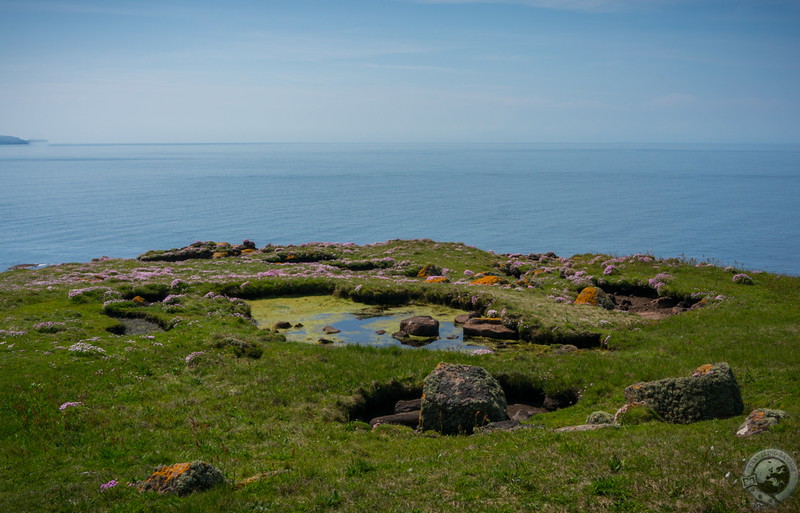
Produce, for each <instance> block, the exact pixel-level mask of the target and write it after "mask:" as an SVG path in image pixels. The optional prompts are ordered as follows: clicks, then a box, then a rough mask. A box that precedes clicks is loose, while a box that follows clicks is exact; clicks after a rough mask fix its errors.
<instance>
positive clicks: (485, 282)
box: [470, 275, 502, 285]
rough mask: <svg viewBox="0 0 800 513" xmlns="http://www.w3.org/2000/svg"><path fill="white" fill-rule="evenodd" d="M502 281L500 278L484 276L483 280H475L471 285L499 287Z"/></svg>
mask: <svg viewBox="0 0 800 513" xmlns="http://www.w3.org/2000/svg"><path fill="white" fill-rule="evenodd" d="M501 281H502V280H501V279H500V277H499V276H491V275H490V276H484V277H482V278H478V279H477V280H473V281H472V282H470V285H497V284H498V283H500V282H501Z"/></svg>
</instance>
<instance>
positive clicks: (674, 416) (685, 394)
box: [625, 362, 744, 424]
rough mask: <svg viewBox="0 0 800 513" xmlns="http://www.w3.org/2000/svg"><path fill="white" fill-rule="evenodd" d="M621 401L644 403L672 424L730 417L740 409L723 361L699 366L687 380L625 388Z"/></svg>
mask: <svg viewBox="0 0 800 513" xmlns="http://www.w3.org/2000/svg"><path fill="white" fill-rule="evenodd" d="M625 400H626V402H628V403H638V402H644V403H646V404H647V405H649V406H650V407H652V408H653V410H655V412H656V413H658V415H660V416H661V417H663V418H664V420H666V421H667V422H672V423H676V424H688V423H690V422H697V421H699V420H708V419H715V418H725V417H732V416H734V415H741V414H742V411H743V409H744V403H743V402H742V395H741V392H740V390H739V383H738V382H737V381H736V377H735V376H734V375H733V371H732V370H731V368H730V366H729V365H728V364H727V363H724V362H722V363H717V364H707V365H703V366H701V367H699V368H698V369H697V370H696V371H695V372H694V374H693V375H692V376H690V377H685V378H667V379H662V380H659V381H650V382H646V383H637V384H635V385H631V386H629V387H628V388H626V389H625Z"/></svg>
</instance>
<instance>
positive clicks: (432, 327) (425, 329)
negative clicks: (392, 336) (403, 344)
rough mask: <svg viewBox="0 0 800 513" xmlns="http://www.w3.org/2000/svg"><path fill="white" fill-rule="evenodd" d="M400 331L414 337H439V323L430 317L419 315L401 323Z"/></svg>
mask: <svg viewBox="0 0 800 513" xmlns="http://www.w3.org/2000/svg"><path fill="white" fill-rule="evenodd" d="M400 331H402V332H405V333H407V334H409V335H411V336H413V337H436V336H438V335H439V321H437V320H436V319H434V318H433V317H431V316H429V315H418V316H416V317H411V318H408V319H403V320H402V321H400Z"/></svg>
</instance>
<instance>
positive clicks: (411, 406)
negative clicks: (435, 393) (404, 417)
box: [394, 398, 422, 413]
mask: <svg viewBox="0 0 800 513" xmlns="http://www.w3.org/2000/svg"><path fill="white" fill-rule="evenodd" d="M421 407H422V399H421V398H420V399H409V400H407V401H404V400H400V401H397V403H396V404H395V405H394V412H395V413H405V412H409V411H419V409H420V408H421Z"/></svg>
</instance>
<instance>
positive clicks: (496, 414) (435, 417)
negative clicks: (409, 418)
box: [420, 363, 508, 434]
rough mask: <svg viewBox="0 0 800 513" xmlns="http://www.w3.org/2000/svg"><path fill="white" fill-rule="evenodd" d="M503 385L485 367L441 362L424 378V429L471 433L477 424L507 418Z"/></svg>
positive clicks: (449, 432) (448, 432) (421, 418)
mask: <svg viewBox="0 0 800 513" xmlns="http://www.w3.org/2000/svg"><path fill="white" fill-rule="evenodd" d="M507 418H508V415H507V413H506V397H505V393H504V392H503V388H502V387H501V386H500V384H499V383H498V382H497V380H496V379H494V378H493V377H492V376H491V375H490V374H489V373H488V372H487V371H486V370H485V369H483V368H482V367H474V366H471V365H456V364H448V363H440V364H439V365H437V366H436V369H434V371H433V372H431V373H430V374H429V375H428V376H427V377H426V378H425V382H424V386H423V389H422V405H421V417H420V423H421V426H422V429H424V430H428V429H433V430H436V431H439V432H441V433H444V434H461V433H463V434H470V433H472V432H473V430H474V429H475V428H476V427H478V426H484V425H486V424H489V423H491V422H498V421H502V420H506V419H507Z"/></svg>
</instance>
